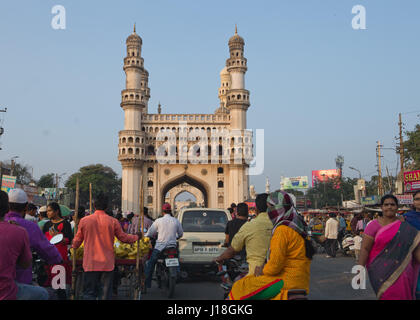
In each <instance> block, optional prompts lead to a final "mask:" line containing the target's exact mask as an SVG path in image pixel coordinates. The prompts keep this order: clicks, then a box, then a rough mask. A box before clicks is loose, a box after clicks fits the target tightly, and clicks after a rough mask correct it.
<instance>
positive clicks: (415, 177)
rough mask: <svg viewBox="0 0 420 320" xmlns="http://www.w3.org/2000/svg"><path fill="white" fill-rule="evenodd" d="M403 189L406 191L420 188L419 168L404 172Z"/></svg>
mask: <svg viewBox="0 0 420 320" xmlns="http://www.w3.org/2000/svg"><path fill="white" fill-rule="evenodd" d="M404 190H405V191H407V192H414V191H417V190H420V170H416V171H408V172H404Z"/></svg>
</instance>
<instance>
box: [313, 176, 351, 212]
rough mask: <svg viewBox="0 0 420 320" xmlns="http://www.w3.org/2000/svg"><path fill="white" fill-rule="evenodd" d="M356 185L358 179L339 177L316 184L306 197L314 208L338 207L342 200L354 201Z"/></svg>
mask: <svg viewBox="0 0 420 320" xmlns="http://www.w3.org/2000/svg"><path fill="white" fill-rule="evenodd" d="M356 184H357V179H356V178H354V179H353V178H348V177H344V178H339V177H337V178H335V179H328V180H326V181H325V182H316V183H315V185H314V187H312V188H310V189H309V190H308V192H307V194H306V195H307V197H308V199H309V200H310V201H311V203H312V206H314V207H315V206H316V207H317V208H322V207H325V206H327V205H328V206H337V205H341V203H342V200H343V201H346V200H353V199H354V186H355V185H356Z"/></svg>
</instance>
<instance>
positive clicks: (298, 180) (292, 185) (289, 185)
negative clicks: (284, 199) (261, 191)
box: [280, 176, 308, 190]
mask: <svg viewBox="0 0 420 320" xmlns="http://www.w3.org/2000/svg"><path fill="white" fill-rule="evenodd" d="M307 188H308V176H301V177H292V178H282V179H281V183H280V189H281V190H288V189H307Z"/></svg>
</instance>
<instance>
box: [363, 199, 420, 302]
mask: <svg viewBox="0 0 420 320" xmlns="http://www.w3.org/2000/svg"><path fill="white" fill-rule="evenodd" d="M381 207H382V216H380V217H378V219H376V220H373V221H372V222H371V223H369V225H368V226H367V227H366V230H364V234H363V241H362V248H361V250H360V256H359V264H360V265H362V266H366V268H367V271H368V274H369V280H370V283H371V284H372V287H373V289H374V290H375V293H376V296H377V298H378V299H380V300H415V290H416V284H417V277H418V274H419V268H420V245H419V244H420V232H418V231H417V230H416V229H415V228H413V227H412V226H410V225H409V224H408V223H407V222H403V221H401V220H400V219H399V218H398V217H397V215H396V214H397V210H398V199H397V198H396V197H395V196H393V195H385V196H384V197H382V199H381Z"/></svg>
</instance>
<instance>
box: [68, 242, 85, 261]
mask: <svg viewBox="0 0 420 320" xmlns="http://www.w3.org/2000/svg"><path fill="white" fill-rule="evenodd" d="M84 245H85V243H84V242H82V244H81V245H80V247H79V248H77V249H76V260H83V252H84ZM70 252H71V260H73V250H70Z"/></svg>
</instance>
